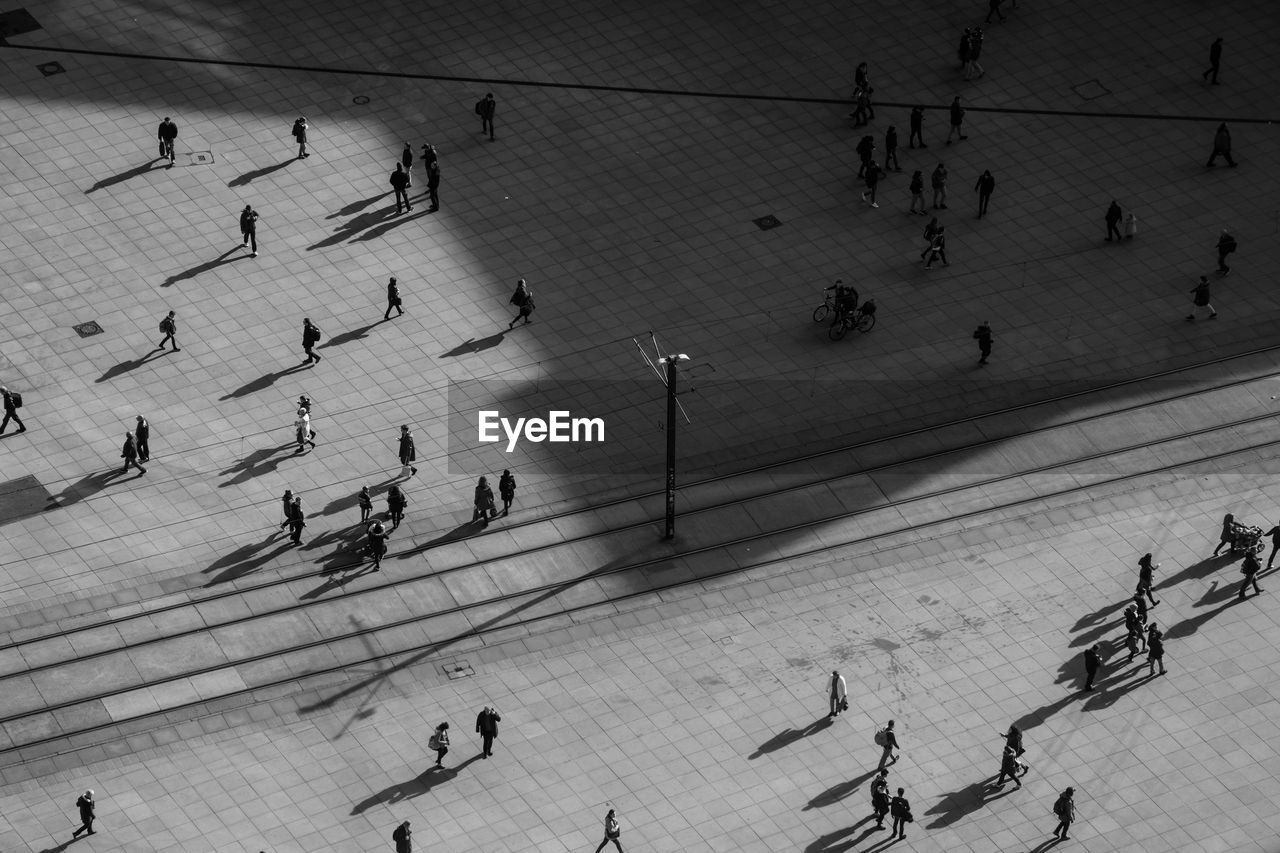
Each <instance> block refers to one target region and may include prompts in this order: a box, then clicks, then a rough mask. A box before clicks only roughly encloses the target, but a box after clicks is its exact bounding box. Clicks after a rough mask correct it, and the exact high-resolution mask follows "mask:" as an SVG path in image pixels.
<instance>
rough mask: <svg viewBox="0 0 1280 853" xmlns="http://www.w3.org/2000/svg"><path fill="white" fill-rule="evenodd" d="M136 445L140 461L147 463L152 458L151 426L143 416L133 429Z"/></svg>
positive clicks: (139, 416) (140, 416) (139, 417)
mask: <svg viewBox="0 0 1280 853" xmlns="http://www.w3.org/2000/svg"><path fill="white" fill-rule="evenodd" d="M133 439H134V443H135V444H137V446H138V461H139V462H146V461H147V460H148V459H150V458H151V424H149V423H147V419H146V418H144V417H143V416H142V415H138V422H137V424H136V425H135V426H134V428H133Z"/></svg>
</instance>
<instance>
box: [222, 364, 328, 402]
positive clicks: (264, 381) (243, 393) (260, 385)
mask: <svg viewBox="0 0 1280 853" xmlns="http://www.w3.org/2000/svg"><path fill="white" fill-rule="evenodd" d="M309 366H310V365H308V364H307V363H306V362H305V361H304V362H302V363H301V364H295V365H293V366H292V367H286V368H285V369H284V370H277V371H276V372H274V373H267V374H265V375H263V376H259V377H258V378H257V379H254V380H253V381H252V382H246V383H245V384H243V385H241V386H240V387H239V388H237V389H236V390H234V391H231V392H229V393H227V394H224V395H222V396H221V397H219V398H218V399H220V400H232V399H235V398H236V397H247V396H248V395H250V394H252V393H254V392H255V391H263V390H265V389H267V388H270V387H271V386H272V385H274V384H276V380H278V379H280V378H282V377H285V376H288V375H289V374H290V373H297V372H298V371H299V370H306V369H307V368H308V367H309Z"/></svg>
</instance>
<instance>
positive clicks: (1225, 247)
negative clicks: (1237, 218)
mask: <svg viewBox="0 0 1280 853" xmlns="http://www.w3.org/2000/svg"><path fill="white" fill-rule="evenodd" d="M1235 250H1236V238H1235V237H1232V238H1231V239H1230V240H1228V241H1226V242H1225V243H1223V244H1222V251H1223V252H1224V253H1230V252H1234V251H1235Z"/></svg>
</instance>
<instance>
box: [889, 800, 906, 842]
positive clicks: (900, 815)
mask: <svg viewBox="0 0 1280 853" xmlns="http://www.w3.org/2000/svg"><path fill="white" fill-rule="evenodd" d="M903 791H904V789H902V788H899V789H898V795H897V796H896V797H894V798H893V800H892V802H890V803H889V814H891V815H893V827H892V828H891V829H890V832H889V837H890V838H893V837H894V836H897V837H898V838H906V837H907V824H908V823H910V822H911V803H910V802H908V800H907V798H906V797H904V796H903V795H902V794H903Z"/></svg>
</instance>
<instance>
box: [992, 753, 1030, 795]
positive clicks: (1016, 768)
mask: <svg viewBox="0 0 1280 853" xmlns="http://www.w3.org/2000/svg"><path fill="white" fill-rule="evenodd" d="M1021 770H1022V766H1021V765H1020V764H1019V763H1018V756H1017V754H1016V753H1014V751H1013V749H1012V748H1011V747H1008V746H1006V747H1005V748H1004V752H1003V753H1002V754H1001V756H1000V775H999V776H997V777H996V782H995V784H994V785H992V786H991V787H993V788H1000V787H1003V786H1004V777H1006V776H1008V777H1009V778H1010V779H1011V780H1013V784H1015V785H1017V786H1018V787H1019V788H1021V787H1022V780H1021V779H1019V778H1018V777H1019V776H1021V775H1022V773H1021V772H1020V771H1021Z"/></svg>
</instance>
